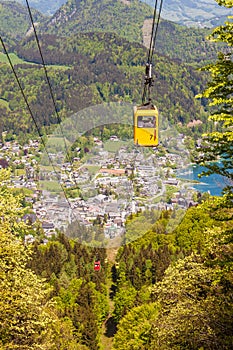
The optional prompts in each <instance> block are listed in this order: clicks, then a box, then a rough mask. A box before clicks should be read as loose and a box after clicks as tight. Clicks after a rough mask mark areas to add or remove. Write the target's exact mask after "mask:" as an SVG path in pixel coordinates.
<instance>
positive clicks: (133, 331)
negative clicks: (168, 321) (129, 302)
mask: <svg viewBox="0 0 233 350" xmlns="http://www.w3.org/2000/svg"><path fill="white" fill-rule="evenodd" d="M157 316H158V305H157V304H156V303H149V304H146V305H142V306H137V307H135V308H133V310H132V311H130V312H129V313H128V314H127V315H126V316H125V317H124V318H123V319H122V320H121V321H120V323H119V325H118V331H117V334H116V335H115V337H114V349H117V350H125V349H126V344H127V350H138V349H141V350H143V349H147V345H148V343H149V341H150V333H151V329H152V324H153V322H154V321H155V320H156V319H157Z"/></svg>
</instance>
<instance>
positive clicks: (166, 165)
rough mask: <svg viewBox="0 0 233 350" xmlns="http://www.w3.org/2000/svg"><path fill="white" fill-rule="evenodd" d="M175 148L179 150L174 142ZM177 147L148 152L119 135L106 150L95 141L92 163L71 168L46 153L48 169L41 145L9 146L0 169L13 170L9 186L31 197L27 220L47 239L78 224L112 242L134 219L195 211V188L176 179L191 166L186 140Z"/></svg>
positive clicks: (0, 152)
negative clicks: (98, 229) (155, 211)
mask: <svg viewBox="0 0 233 350" xmlns="http://www.w3.org/2000/svg"><path fill="white" fill-rule="evenodd" d="M170 142H171V143H172V144H174V140H172V138H170ZM175 142H176V144H179V145H180V147H181V148H180V149H181V150H182V151H180V150H179V149H178V148H176V149H175V150H174V153H173V152H172V151H171V149H170V150H169V151H168V152H161V150H159V149H157V148H154V149H153V150H152V149H150V150H148V149H143V148H139V147H136V146H134V145H133V144H132V143H131V142H122V141H121V140H119V139H118V137H117V136H115V135H112V136H111V137H110V139H109V140H108V141H107V142H106V145H107V146H106V145H104V144H103V142H102V141H101V140H100V139H99V138H98V137H94V147H93V149H92V150H90V151H89V152H88V156H87V157H84V158H82V159H80V158H79V157H76V158H75V159H74V161H73V162H72V163H71V162H68V161H67V160H65V158H64V156H63V155H62V154H59V152H54V153H52V152H47V156H48V157H49V159H50V160H52V162H54V163H53V164H55V165H53V166H51V164H49V165H47V166H46V165H43V164H42V163H43V162H42V161H41V158H42V156H43V153H44V150H43V147H42V146H41V144H40V142H39V141H37V140H30V141H29V142H28V143H27V144H25V145H24V146H21V145H19V144H18V143H17V142H16V141H8V142H4V143H2V144H1V145H0V146H1V148H0V166H1V167H2V168H7V167H10V168H11V173H12V175H11V179H10V186H11V187H14V188H17V189H22V190H24V191H25V193H26V194H27V195H26V197H25V202H26V205H28V208H29V210H28V214H27V215H25V220H29V221H30V222H31V223H32V224H33V223H34V222H36V221H37V220H39V221H40V222H41V225H42V228H43V230H44V232H45V235H46V236H47V238H50V237H51V236H53V235H54V234H56V229H59V230H62V231H64V232H65V231H66V228H67V227H68V225H69V224H71V223H72V222H76V221H77V222H78V223H79V224H80V225H83V226H85V227H86V228H91V227H93V226H95V225H100V226H101V228H102V230H103V233H104V237H105V239H107V240H111V239H113V238H115V237H118V236H122V235H123V234H124V232H125V222H126V220H127V218H128V217H129V216H130V215H132V214H136V213H137V212H142V211H144V210H146V209H158V210H170V209H171V210H175V209H177V208H181V209H187V208H188V207H190V206H194V205H196V202H195V201H194V198H195V196H194V194H195V191H194V189H193V188H192V182H188V181H185V180H182V179H180V178H179V176H178V175H177V169H178V170H180V169H183V170H184V169H187V168H188V166H189V165H190V159H189V154H188V151H186V150H185V147H184V146H183V144H184V137H183V135H178V137H176V140H175ZM167 148H169V147H168V145H167ZM113 150H114V151H113ZM67 199H68V200H67ZM27 240H28V241H33V240H34V237H33V236H30V237H27Z"/></svg>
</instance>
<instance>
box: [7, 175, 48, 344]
mask: <svg viewBox="0 0 233 350" xmlns="http://www.w3.org/2000/svg"><path fill="white" fill-rule="evenodd" d="M7 178H9V172H7V171H1V172H0V218H1V219H0V221H1V225H0V290H1V300H0V325H1V326H0V339H1V341H0V346H2V347H3V349H8V350H10V349H22V350H23V349H36V348H38V347H39V346H40V348H41V349H51V347H50V345H49V344H48V342H47V341H49V338H51V327H50V325H51V323H52V320H53V318H52V317H51V315H50V313H49V305H48V292H49V291H50V290H49V289H48V288H47V287H46V285H45V283H44V282H43V281H42V280H41V279H39V278H38V277H37V276H36V275H35V274H34V273H33V272H32V271H31V270H30V269H28V268H27V262H28V260H29V259H30V249H29V247H27V246H25V245H24V244H23V241H22V239H21V238H20V236H21V235H23V234H24V233H26V232H27V227H26V224H25V223H24V222H23V221H22V220H20V217H21V216H22V215H23V213H24V212H23V210H22V209H20V198H18V197H15V196H14V195H13V194H12V192H11V190H10V189H8V188H7V187H6V186H5V185H4V184H3V182H2V180H3V179H4V180H6V179H7Z"/></svg>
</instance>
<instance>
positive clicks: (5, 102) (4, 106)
mask: <svg viewBox="0 0 233 350" xmlns="http://www.w3.org/2000/svg"><path fill="white" fill-rule="evenodd" d="M0 106H1V107H3V108H6V109H7V110H10V108H9V102H7V101H5V100H2V99H1V98H0Z"/></svg>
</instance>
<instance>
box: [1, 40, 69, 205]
mask: <svg viewBox="0 0 233 350" xmlns="http://www.w3.org/2000/svg"><path fill="white" fill-rule="evenodd" d="M0 41H1V44H2V47H3V50H4V52H5V54H6V56H7V59H8V62H9V64H10V66H11V69H12V72H13V74H14V76H15V79H16V81H17V84H18V87H19V89H20V92H21V94H22V96H23V99H24V102H25V104H26V106H27V109H28V111H29V113H30V116H31V118H32V120H33V122H34V124H35V127H36V130H37V132H38V135H39V137H40V139H41V143H42V145H43V146H44V149H45V152H46V154H47V156H48V159H49V162H50V164H51V165H52V167H53V171H54V173H55V174H56V176H57V179H59V173H58V172H57V170H56V168H55V166H54V164H53V161H52V158H51V156H50V155H49V153H48V150H47V148H46V144H45V141H44V139H43V135H42V134H41V132H40V127H39V125H38V123H37V121H36V118H35V116H34V114H33V112H32V109H31V107H30V105H29V103H28V100H27V97H26V95H25V93H24V90H23V88H22V85H21V83H20V81H19V78H18V75H17V73H16V70H15V68H14V65H13V63H12V60H11V58H10V56H9V54H8V51H7V48H6V46H5V44H4V41H3V39H2V37H1V36H0ZM58 182H59V184H60V186H61V188H62V191H63V193H64V196H65V198H66V200H67V202H68V204H69V207H70V209H72V206H71V203H70V201H69V198H68V197H67V194H66V192H65V188H64V186H63V185H62V184H61V183H60V181H58Z"/></svg>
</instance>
